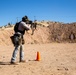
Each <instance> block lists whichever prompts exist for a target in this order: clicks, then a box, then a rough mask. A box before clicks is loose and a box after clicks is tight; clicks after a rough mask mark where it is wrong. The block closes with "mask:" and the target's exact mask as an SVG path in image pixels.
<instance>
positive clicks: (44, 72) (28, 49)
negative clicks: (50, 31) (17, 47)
mask: <svg viewBox="0 0 76 75" xmlns="http://www.w3.org/2000/svg"><path fill="white" fill-rule="evenodd" d="M24 47H25V49H24V52H25V60H26V61H27V60H28V61H27V62H25V63H19V53H18V55H17V63H18V65H11V64H10V63H9V62H10V59H11V56H12V52H13V49H14V47H13V46H11V45H9V46H0V75H76V43H49V44H25V46H24ZM37 51H39V53H40V58H41V60H40V61H35V60H36V56H37Z"/></svg>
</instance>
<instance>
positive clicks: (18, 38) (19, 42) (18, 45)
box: [11, 33, 24, 62]
mask: <svg viewBox="0 0 76 75" xmlns="http://www.w3.org/2000/svg"><path fill="white" fill-rule="evenodd" d="M23 44H24V38H23V35H22V34H21V33H19V34H14V46H15V49H14V51H13V54H12V58H11V62H15V61H16V57H17V53H18V50H20V53H19V55H20V56H19V57H20V59H19V61H21V60H24V52H23Z"/></svg>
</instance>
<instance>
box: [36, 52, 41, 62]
mask: <svg viewBox="0 0 76 75" xmlns="http://www.w3.org/2000/svg"><path fill="white" fill-rule="evenodd" d="M40 60H41V59H40V53H39V52H37V57H36V61H40Z"/></svg>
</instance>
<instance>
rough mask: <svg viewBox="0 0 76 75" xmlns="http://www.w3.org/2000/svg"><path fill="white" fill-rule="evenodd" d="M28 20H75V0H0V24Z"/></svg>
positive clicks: (66, 21) (68, 21)
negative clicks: (22, 19) (26, 18)
mask: <svg viewBox="0 0 76 75" xmlns="http://www.w3.org/2000/svg"><path fill="white" fill-rule="evenodd" d="M25 15H27V16H28V17H29V19H30V20H32V21H33V20H34V19H36V20H38V21H41V20H46V21H48V20H49V21H57V22H64V23H71V22H76V0H0V26H3V25H6V24H8V23H9V22H10V23H12V24H15V22H17V20H18V21H20V20H21V18H22V17H23V16H25Z"/></svg>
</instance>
